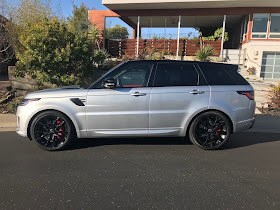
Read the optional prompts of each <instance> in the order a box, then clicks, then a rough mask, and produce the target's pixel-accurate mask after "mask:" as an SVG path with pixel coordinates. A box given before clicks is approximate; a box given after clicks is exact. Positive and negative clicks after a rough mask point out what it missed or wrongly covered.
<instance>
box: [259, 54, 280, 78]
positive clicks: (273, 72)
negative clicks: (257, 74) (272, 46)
mask: <svg viewBox="0 0 280 210" xmlns="http://www.w3.org/2000/svg"><path fill="white" fill-rule="evenodd" d="M261 77H263V78H272V79H279V78H280V52H264V53H263V58H262V67H261Z"/></svg>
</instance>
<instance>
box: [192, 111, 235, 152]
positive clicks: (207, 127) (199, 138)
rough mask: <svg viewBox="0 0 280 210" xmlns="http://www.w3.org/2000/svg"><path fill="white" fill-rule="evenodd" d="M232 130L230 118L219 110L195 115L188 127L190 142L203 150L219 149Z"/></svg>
mask: <svg viewBox="0 0 280 210" xmlns="http://www.w3.org/2000/svg"><path fill="white" fill-rule="evenodd" d="M231 132H232V125H231V122H230V120H229V119H228V118H227V117H226V116H225V115H224V114H222V113H221V112H218V111H209V112H205V113H203V114H201V115H199V116H197V117H196V118H195V119H194V120H193V122H192V123H191V126H190V128H189V138H190V140H191V142H192V143H193V144H195V145H197V146H199V147H200V148H202V149H205V150H215V149H220V148H221V147H222V146H223V145H224V144H225V143H226V142H227V141H228V139H229V137H230V135H231Z"/></svg>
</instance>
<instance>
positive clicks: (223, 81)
mask: <svg viewBox="0 0 280 210" xmlns="http://www.w3.org/2000/svg"><path fill="white" fill-rule="evenodd" d="M199 67H200V68H201V71H202V73H203V74H204V76H205V77H206V80H207V82H208V84H209V85H238V81H236V80H235V79H234V77H236V75H231V74H232V73H235V74H236V73H237V72H233V70H232V69H230V67H229V69H226V66H224V65H223V64H212V63H199ZM237 74H238V73H237ZM237 77H238V75H237ZM240 77H241V76H240ZM240 77H238V78H236V79H237V80H240V81H239V82H241V83H243V84H245V83H246V81H245V82H244V80H242V79H240ZM246 84H247V83H246Z"/></svg>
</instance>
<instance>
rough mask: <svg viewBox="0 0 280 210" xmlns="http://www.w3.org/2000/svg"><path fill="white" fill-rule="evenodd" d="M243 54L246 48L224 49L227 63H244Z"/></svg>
mask: <svg viewBox="0 0 280 210" xmlns="http://www.w3.org/2000/svg"><path fill="white" fill-rule="evenodd" d="M239 53H240V59H239ZM243 54H244V50H240V52H239V49H224V58H227V63H229V64H238V60H239V64H243Z"/></svg>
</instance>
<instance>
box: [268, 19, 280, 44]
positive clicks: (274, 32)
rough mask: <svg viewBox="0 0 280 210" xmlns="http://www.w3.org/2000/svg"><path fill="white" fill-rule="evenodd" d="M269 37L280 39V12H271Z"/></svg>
mask: <svg viewBox="0 0 280 210" xmlns="http://www.w3.org/2000/svg"><path fill="white" fill-rule="evenodd" d="M270 21H271V23H270V31H269V38H270V39H280V24H279V23H280V14H271V20H270Z"/></svg>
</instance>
